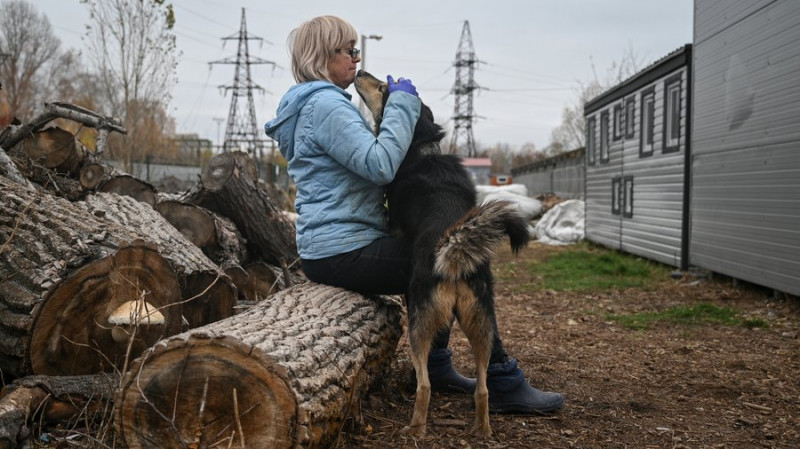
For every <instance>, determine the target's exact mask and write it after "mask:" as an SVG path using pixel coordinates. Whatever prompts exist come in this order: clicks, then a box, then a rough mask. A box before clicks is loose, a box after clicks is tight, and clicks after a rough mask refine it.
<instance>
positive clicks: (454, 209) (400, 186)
mask: <svg viewBox="0 0 800 449" xmlns="http://www.w3.org/2000/svg"><path fill="white" fill-rule="evenodd" d="M355 86H356V90H357V91H358V94H359V95H360V96H361V98H363V100H364V102H365V104H366V105H367V107H368V108H369V110H370V112H371V114H372V116H373V118H374V120H375V127H376V130H377V129H378V127H379V126H380V123H381V118H382V115H383V107H384V105H385V103H386V101H387V99H388V98H389V91H388V86H387V84H386V83H385V82H383V81H381V80H379V79H377V78H375V77H373V76H372V75H370V74H369V73H367V72H364V71H363V70H361V71H359V72H358V75H357V76H356V81H355ZM443 137H444V132H443V131H442V128H441V127H440V126H439V125H437V124H436V123H434V121H433V114H432V113H431V110H430V108H428V107H427V106H425V105H424V104H423V105H422V113H421V115H420V118H419V120H418V121H417V125H416V128H415V130H414V138H413V141H412V143H411V147H410V148H409V150H408V153H407V155H406V157H405V159H404V160H403V163H402V164H401V165H400V168H399V170H398V172H397V175H396V176H395V179H394V181H392V182H391V183H390V184H389V185H388V186H387V190H386V194H387V203H388V214H389V225H390V227H391V228H392V230H399V231H400V232H402V234H403V235H404V236H405V237H406V238H408V239H409V240H410V241H411V244H412V248H413V250H412V251H413V255H412V264H413V266H412V275H411V282H410V285H409V287H408V292H407V294H406V305H407V308H408V320H409V332H408V333H409V342H410V345H411V359H412V363H413V364H414V369H415V370H416V373H417V393H416V401H415V403H414V415H413V417H412V418H411V423H410V424H409V426H408V427H406V429H404V430H405V431H406V432H408V433H409V434H411V435H413V436H416V437H421V436H423V435H424V434H425V429H426V426H425V423H426V419H427V414H428V404H429V402H430V392H431V389H430V381H429V379H428V370H427V362H428V352H429V351H430V348H431V342H432V341H433V338H434V336H435V335H436V333H437V331H439V330H440V329H443V328H445V327H447V326H449V325H450V324H451V323H452V319H453V316H454V315H455V318H456V319H457V320H458V323H459V325H460V326H461V328H462V329H463V330H464V332H465V333H466V335H467V338H468V339H469V342H470V346H471V347H472V352H473V355H474V356H475V365H476V368H475V369H476V372H477V386H476V390H475V404H476V418H475V426H474V429H473V430H474V432H475V433H476V434H478V435H481V436H488V435H490V434H491V428H490V426H489V404H488V401H489V392H488V390H487V388H486V369H487V366H488V363H489V357H490V353H491V347H492V340H493V336H494V334H493V333H494V330H493V325H492V322H493V321H494V293H493V286H492V284H493V280H492V273H491V269H490V266H489V261H490V259H491V256H492V254H493V250H494V248H496V246H497V245H499V244H500V243H501V242H502V241H503V240H505V237H506V235H507V236H509V237H510V239H511V247H512V249H513V250H514V251H515V252H516V251H519V250H520V249H521V248H522V247H523V246H525V245H526V244H527V243H528V240H529V238H530V237H529V235H528V231H527V227H526V224H525V222H524V220H523V219H522V218H521V217H520V216H519V215H518V214H517V213H516V212H515V211H514V210H513V209H510V208H509V203H507V202H490V203H487V204H485V205H482V206H477V205H476V193H475V186H474V185H473V183H472V180H471V178H470V176H469V174H468V172H467V171H466V169H465V168H464V167H463V165H462V164H461V160H460V159H459V158H458V157H457V156H454V155H443V154H440V151H439V141H440V140H441V139H442V138H443Z"/></svg>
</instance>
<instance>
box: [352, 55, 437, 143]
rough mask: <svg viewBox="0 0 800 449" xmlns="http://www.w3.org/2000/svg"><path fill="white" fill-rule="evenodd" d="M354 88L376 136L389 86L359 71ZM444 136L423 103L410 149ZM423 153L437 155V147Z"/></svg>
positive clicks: (431, 113) (435, 141)
mask: <svg viewBox="0 0 800 449" xmlns="http://www.w3.org/2000/svg"><path fill="white" fill-rule="evenodd" d="M355 86H356V92H358V95H359V96H360V97H361V99H362V100H364V104H365V105H366V106H367V109H369V112H370V114H372V119H373V120H374V122H375V130H374V131H375V133H376V134H377V133H378V131H379V129H380V126H381V121H382V120H383V108H384V106H386V101H387V100H389V85H388V84H387V83H386V81H381V80H379V79H378V78H375V77H374V76H372V75H371V74H370V73H369V72H366V71H364V70H359V71H358V73H357V74H356V81H355ZM444 135H445V133H444V131H443V130H442V127H441V126H439V125H437V124H436V123H435V122H434V121H433V112H431V108H429V107H428V106H426V105H425V104H424V103H423V104H422V111H420V115H419V120H417V125H416V127H415V128H414V140H413V142H412V144H411V145H412V147H415V146H416V147H419V146H420V145H422V144H426V143H436V144H438V143H439V141H440V140H442V139H443V138H444ZM424 146H425V147H426V148H427V147H429V146H428V145H424ZM423 152H435V153H438V152H439V151H438V145H436V150H432V149H428V150H427V151H425V150H423Z"/></svg>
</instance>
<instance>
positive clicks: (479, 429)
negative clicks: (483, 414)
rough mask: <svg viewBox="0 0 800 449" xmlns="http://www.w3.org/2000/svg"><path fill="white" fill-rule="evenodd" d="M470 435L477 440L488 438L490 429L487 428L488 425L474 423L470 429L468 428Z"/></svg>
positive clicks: (490, 433)
mask: <svg viewBox="0 0 800 449" xmlns="http://www.w3.org/2000/svg"><path fill="white" fill-rule="evenodd" d="M470 433H471V434H472V435H474V436H475V437H477V438H489V437H490V436H492V428H491V427H489V424H488V423H486V424H482V423H475V424H474V425H473V426H472V428H470Z"/></svg>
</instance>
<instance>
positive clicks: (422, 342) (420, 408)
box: [402, 323, 434, 438]
mask: <svg viewBox="0 0 800 449" xmlns="http://www.w3.org/2000/svg"><path fill="white" fill-rule="evenodd" d="M433 335H434V334H433V333H426V332H424V331H422V329H420V326H419V325H415V324H412V323H409V343H410V345H411V363H413V364H414V371H415V372H416V373H417V393H416V398H415V400H414V414H413V415H412V417H411V422H410V423H409V424H408V426H406V427H404V428H403V430H402V431H403V433H405V434H408V435H411V436H413V437H415V438H422V437H424V436H425V431H426V429H427V426H426V422H427V420H428V405H429V404H430V400H431V382H430V379H428V352H429V351H430V347H431V342H432V341H433Z"/></svg>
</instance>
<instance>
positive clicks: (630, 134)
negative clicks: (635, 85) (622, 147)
mask: <svg viewBox="0 0 800 449" xmlns="http://www.w3.org/2000/svg"><path fill="white" fill-rule="evenodd" d="M634 137H636V97H634V96H633V95H631V96H630V97H628V98H626V99H625V140H628V139H633V138H634Z"/></svg>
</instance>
